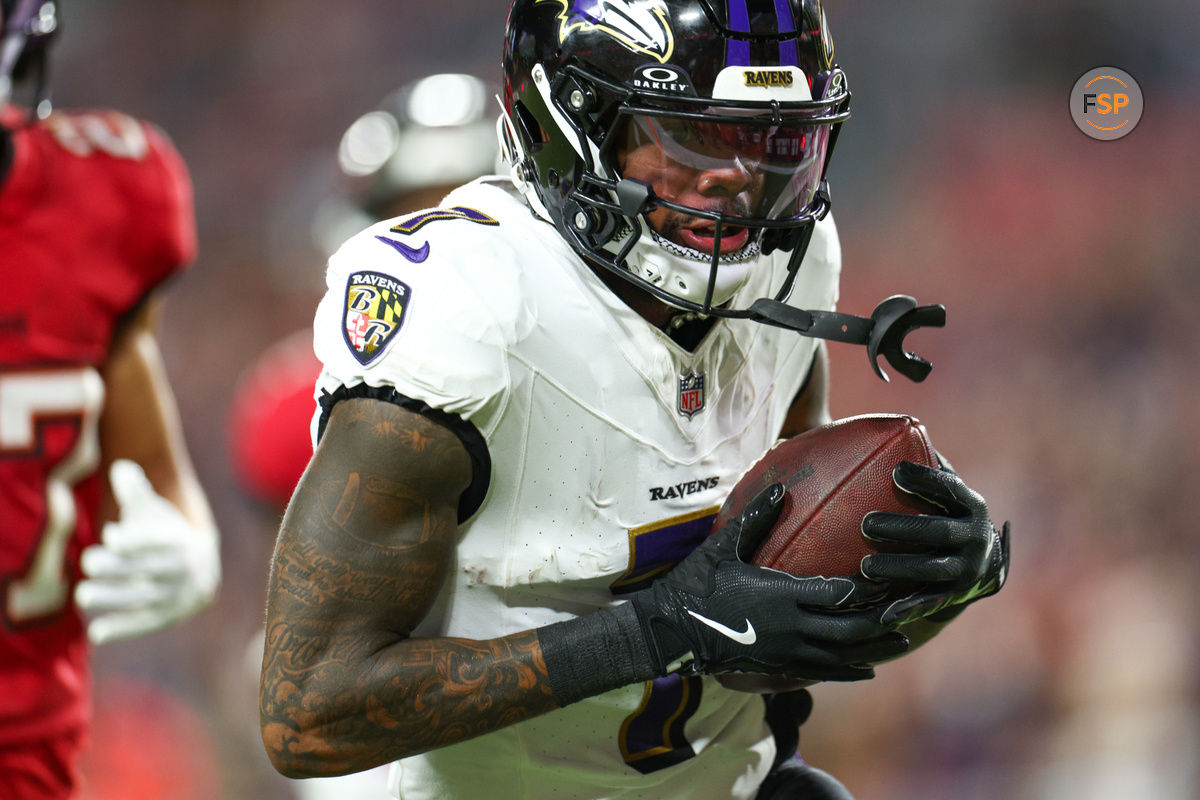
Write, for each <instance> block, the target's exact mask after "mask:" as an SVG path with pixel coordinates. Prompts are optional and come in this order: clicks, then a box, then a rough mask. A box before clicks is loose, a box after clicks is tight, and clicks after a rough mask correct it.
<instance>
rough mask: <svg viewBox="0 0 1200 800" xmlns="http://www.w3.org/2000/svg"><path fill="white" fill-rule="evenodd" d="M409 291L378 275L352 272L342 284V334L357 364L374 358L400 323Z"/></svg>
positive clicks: (402, 284)
mask: <svg viewBox="0 0 1200 800" xmlns="http://www.w3.org/2000/svg"><path fill="white" fill-rule="evenodd" d="M411 295H412V290H411V289H409V288H408V285H407V284H405V283H401V282H400V281H398V280H396V279H395V278H393V277H391V276H388V275H384V274H382V273H379V272H366V271H364V272H355V273H354V274H352V275H351V276H350V280H348V281H346V306H345V312H344V314H343V318H342V321H343V326H342V334H343V336H344V337H345V339H346V344H347V345H349V347H350V352H351V353H353V354H354V357H355V358H356V359H358V362H359V363H360V364H367V363H370V362H371V361H373V360H375V359H376V358H378V357H379V356H380V355H381V354H382V353H383V349H384V348H385V347H386V346H387V344H388V342H390V341H392V339H393V338H394V337H395V336H396V333H397V332H398V331H399V330H400V326H401V325H403V324H404V311H405V309H406V308H407V307H408V301H409V298H410V297H411Z"/></svg>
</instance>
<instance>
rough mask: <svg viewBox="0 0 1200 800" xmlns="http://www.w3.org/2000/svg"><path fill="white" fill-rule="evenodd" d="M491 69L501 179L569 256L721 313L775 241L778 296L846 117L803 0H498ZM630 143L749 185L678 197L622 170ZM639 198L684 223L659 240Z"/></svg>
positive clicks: (822, 40) (841, 84)
mask: <svg viewBox="0 0 1200 800" xmlns="http://www.w3.org/2000/svg"><path fill="white" fill-rule="evenodd" d="M504 71H505V76H504V77H505V87H504V94H505V96H504V105H505V111H506V117H507V124H506V125H505V129H506V130H507V134H508V135H507V138H506V140H505V141H504V145H503V146H504V147H505V149H506V151H507V155H508V157H509V158H510V159H511V162H512V165H513V172H514V178H515V179H516V181H517V183H518V185H519V186H521V187H522V189H523V190H524V191H525V194H526V197H527V198H528V199H529V201H530V203H531V205H532V206H533V208H534V210H535V211H536V212H537V213H538V214H540V215H541V216H543V217H545V218H546V219H548V220H549V221H551V222H553V223H554V225H555V226H556V227H557V228H558V230H559V232H560V233H561V234H562V235H563V236H564V238H565V239H566V240H567V241H568V242H569V243H570V244H571V246H572V247H573V248H574V249H575V250H576V251H577V252H578V253H579V254H580V255H581V256H582V257H583V258H584V259H585V260H586V261H588V262H589V263H591V264H593V265H597V266H599V267H602V268H605V269H608V270H610V271H612V272H613V273H615V274H617V275H619V276H621V277H622V278H625V279H626V280H630V281H632V282H634V283H635V284H637V285H639V286H641V287H642V288H643V289H645V290H646V291H648V292H650V293H651V294H653V295H654V296H656V297H657V298H659V299H660V300H663V301H664V302H667V303H670V304H671V305H674V306H677V307H681V308H686V309H690V310H693V311H696V312H699V313H703V314H712V315H718V316H734V315H735V314H734V313H732V312H731V310H729V309H726V308H722V306H723V305H724V304H725V303H727V301H728V300H729V299H730V298H731V297H732V296H733V294H734V292H736V291H737V289H738V288H740V286H741V285H742V284H743V283H744V282H745V281H746V279H747V278H748V277H749V275H750V274H751V271H752V270H753V269H754V268H755V267H756V266H757V265H758V264H759V263H760V262H762V261H765V260H766V259H767V258H768V257H770V256H771V255H772V253H775V252H776V251H780V252H782V253H787V254H790V272H789V275H788V279H787V281H786V284H785V285H783V286H781V287H779V288H778V292H777V294H776V298H777V299H783V298H784V297H786V295H787V293H788V292H789V291H790V289H791V284H792V281H793V280H794V277H795V271H796V269H798V267H799V264H800V261H801V258H802V257H803V255H804V250H805V247H806V245H807V241H808V237H809V235H810V234H811V231H812V227H813V225H814V224H815V223H816V221H817V220H819V219H821V218H823V217H824V216H825V214H826V213H828V211H829V192H828V185H827V183H826V176H825V173H826V169H827V167H828V164H829V157H830V155H831V154H832V152H833V145H834V142H835V141H836V139H837V132H838V129H839V127H840V126H841V123H842V122H843V121H844V120H845V119H846V118H847V117H848V116H849V105H850V92H849V89H848V87H847V83H846V78H845V75H844V74H843V73H842V72H841V70H840V69H838V67H837V66H836V64H835V62H834V56H833V42H832V39H831V38H830V36H829V27H828V24H827V23H826V20H825V15H824V12H823V11H822V9H821V6H820V3H819V2H818V1H817V0H516V1H515V2H514V3H513V5H512V8H511V10H510V12H509V19H508V28H507V32H506V41H505V48H504ZM643 145H648V146H651V147H652V148H653V150H654V151H655V152H656V153H658V154H659V155H658V156H657V157H658V158H659V160H660V163H664V164H681V165H685V166H686V168H688V169H691V170H696V171H701V172H703V171H705V170H710V169H711V170H720V169H734V170H738V171H739V172H740V173H743V174H744V175H745V176H746V177H747V179H748V180H750V181H752V182H753V183H754V186H755V191H754V192H751V193H748V201H747V198H746V197H744V198H743V200H742V201H741V202H730V201H715V200H713V201H708V202H705V203H704V204H703V207H701V206H699V205H685V204H684V203H681V202H679V201H678V200H677V198H675V197H671V196H669V195H670V194H671V192H670V191H669V190H668V189H667V187H666V186H665V183H667V182H668V181H658V180H653V181H647V180H644V179H635V178H631V177H629V176H627V175H626V174H624V169H623V168H624V167H625V166H626V165H625V164H624V163H623V161H624V159H625V157H626V156H627V154H628V153H629V152H630V151H631V150H633V149H636V148H638V147H640V146H643ZM726 194H728V192H726ZM751 204H753V207H751ZM656 209H667V210H669V212H670V213H671V214H672V215H673V216H674V217H675V219H676V220H678V221H679V222H678V223H677V224H681V225H682V226H683V227H684V228H687V229H690V230H693V231H695V232H696V233H697V234H698V235H696V236H691V237H690V238H686V240H685V241H684V242H683V243H680V242H678V241H673V240H672V239H671V238H668V237H667V236H665V235H662V234H663V231H656V230H655V229H654V228H653V227H651V226H650V224H649V222H648V220H647V218H646V215H647V214H648V213H651V212H653V211H654V210H656Z"/></svg>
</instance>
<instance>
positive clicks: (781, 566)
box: [714, 414, 938, 591]
mask: <svg viewBox="0 0 1200 800" xmlns="http://www.w3.org/2000/svg"><path fill="white" fill-rule="evenodd" d="M901 461H915V462H917V463H919V464H924V465H926V466H931V467H936V466H938V457H937V453H936V451H935V450H934V449H933V445H932V444H931V443H930V441H929V435H928V433H927V432H926V430H925V426H924V425H922V424H921V423H920V421H918V420H917V419H916V418H915V417H912V416H909V415H906V414H865V415H862V416H857V417H848V418H846V419H841V420H837V421H836V422H831V423H829V424H828V425H822V426H820V427H817V428H813V429H812V430H810V431H806V432H805V433H802V434H800V435H799V436H793V437H792V438H790V439H784V440H783V441H781V442H779V443H778V444H776V445H775V446H774V447H772V448H771V449H770V450H768V451H767V453H766V455H764V456H763V457H762V458H761V459H759V460H758V461H757V462H756V463H755V464H754V466H752V467H751V468H750V469H749V470H747V471H746V473H745V474H744V475H742V477H741V478H740V479H739V480H738V482H737V483H736V484H735V485H734V487H733V489H732V490H731V491H730V493H729V497H728V498H727V499H726V500H725V504H724V505H723V506H722V507H721V510H720V512H719V513H718V515H717V520H716V522H715V523H714V530H715V529H716V528H719V527H720V526H722V525H724V524H725V522H726V521H727V520H728V519H729V518H731V517H733V516H734V515H736V514H739V513H741V510H742V509H743V508H744V507H745V505H746V503H748V502H749V501H750V499H751V498H753V497H754V496H755V495H756V494H758V492H759V491H761V490H762V489H764V488H766V487H767V486H768V485H770V484H772V483H776V482H779V483H782V484H783V485H784V488H785V490H786V491H785V494H784V500H783V510H782V511H781V512H780V515H779V521H778V522H776V523H775V528H774V530H772V532H771V533H770V535H769V536H768V537H767V539H766V541H764V542H763V543H762V544H761V545H760V546H759V548H758V551H757V552H756V553H755V555H754V559H753V562H754V563H755V564H758V565H760V566H766V567H772V568H774V569H778V570H783V571H784V572H790V573H791V574H793V575H824V576H826V577H834V576H849V575H855V574H857V573H858V564H859V562H860V561H861V560H862V557H863V556H865V555H867V554H869V553H874V552H879V551H880V550H882V549H884V548H885V547H886V546H885V545H882V544H880V543H877V542H872V541H870V540H869V539H867V538H866V537H865V536H863V535H862V531H861V529H860V527H859V526H860V523H861V522H862V518H863V516H865V515H866V514H867V513H868V512H871V511H897V512H900V513H908V514H912V513H937V509H935V508H933V507H932V506H930V505H929V504H927V503H925V502H924V501H922V500H920V499H919V498H917V497H914V496H912V495H909V494H907V493H906V492H903V491H901V490H900V489H899V488H897V487H896V484H895V483H893V482H892V469H893V468H894V467H895V466H896V465H897V464H899V463H900V462H901ZM902 590H903V587H897V588H896V590H895V591H902Z"/></svg>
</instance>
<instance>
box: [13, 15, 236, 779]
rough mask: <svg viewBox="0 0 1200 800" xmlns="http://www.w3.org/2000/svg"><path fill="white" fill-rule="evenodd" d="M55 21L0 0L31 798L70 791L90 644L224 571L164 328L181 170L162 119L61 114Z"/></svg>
mask: <svg viewBox="0 0 1200 800" xmlns="http://www.w3.org/2000/svg"><path fill="white" fill-rule="evenodd" d="M57 27H58V15H57V8H56V4H55V3H53V2H48V1H47V0H0V283H2V284H3V286H4V291H3V293H2V297H0V521H2V524H0V541H2V543H3V546H2V547H0V612H2V615H3V622H2V624H0V687H3V688H2V689H0V794H2V795H3V796H5V797H20V798H22V800H43V799H45V800H51V798H53V799H54V800H63V799H64V798H68V797H73V796H75V788H76V775H75V762H76V757H77V754H78V753H79V750H80V748H81V746H82V744H83V742H84V738H85V735H86V730H87V723H88V716H89V703H90V697H89V674H88V650H89V648H88V641H87V640H88V639H89V638H90V639H91V641H92V642H93V643H97V644H101V643H105V642H110V641H117V640H121V639H127V638H130V637H134V636H141V635H143V634H147V633H150V632H153V631H157V630H160V629H162V628H163V627H166V626H168V625H172V624H174V623H176V622H178V621H180V620H182V619H184V618H185V617H188V616H189V615H191V614H193V613H195V612H196V611H197V610H199V609H201V608H203V607H204V606H206V605H207V604H208V603H209V602H210V601H211V600H212V599H213V596H214V594H215V592H216V590H217V585H218V583H219V580H220V565H219V558H218V542H217V532H216V529H215V527H214V524H213V521H212V518H211V515H210V512H209V509H208V506H207V501H206V499H205V496H204V493H203V491H202V489H201V487H200V486H199V484H198V483H197V480H196V477H195V475H194V473H193V469H192V466H191V464H190V460H189V457H188V454H187V452H186V450H185V447H184V442H183V438H182V435H181V430H180V425H179V420H178V416H177V411H176V408H175V403H174V398H173V396H172V394H171V391H170V388H169V386H168V384H167V381H166V377H165V372H164V369H163V365H162V363H161V359H160V355H159V351H158V348H157V344H156V339H155V333H154V331H155V325H156V321H157V317H158V310H157V309H158V306H157V304H156V301H155V296H156V295H157V291H158V289H159V287H160V286H161V285H163V284H164V283H165V282H166V281H167V280H169V279H170V278H171V277H172V276H174V275H175V274H177V273H178V272H179V271H180V270H181V269H183V267H184V266H185V265H186V264H188V263H189V262H190V261H191V259H192V257H193V255H194V253H195V247H196V241H195V228H194V222H193V212H192V198H191V186H190V183H189V179H188V175H187V172H186V170H185V167H184V165H183V163H182V162H181V160H180V158H179V155H178V154H177V153H176V151H175V150H174V148H173V147H172V146H171V144H170V143H169V142H168V141H167V139H166V138H165V137H164V135H163V134H162V133H161V132H160V131H159V130H157V129H156V128H154V127H153V126H151V125H148V124H146V123H144V122H141V121H139V120H136V119H133V118H131V117H128V116H125V115H123V114H120V113H118V112H115V111H107V110H89V111H80V112H60V111H53V112H52V111H51V109H50V104H49V100H48V95H47V91H46V84H45V80H44V75H45V62H46V55H47V48H48V47H49V45H50V43H51V40H52V39H53V37H54V35H55V31H56V29H57ZM27 82H28V85H30V86H31V87H32V91H33V93H32V100H31V102H30V103H28V104H27V105H28V108H25V107H22V106H18V105H17V104H15V102H12V88H13V86H14V84H16V85H17V86H19V87H24V86H25V85H26V83H27Z"/></svg>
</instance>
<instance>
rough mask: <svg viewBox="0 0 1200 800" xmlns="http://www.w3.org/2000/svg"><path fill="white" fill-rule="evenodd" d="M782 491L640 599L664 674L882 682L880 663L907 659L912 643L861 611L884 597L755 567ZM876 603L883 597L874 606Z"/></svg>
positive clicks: (859, 587) (871, 612) (771, 493)
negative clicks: (878, 677) (753, 562)
mask: <svg viewBox="0 0 1200 800" xmlns="http://www.w3.org/2000/svg"><path fill="white" fill-rule="evenodd" d="M783 494H784V493H783V486H782V485H781V484H774V485H773V486H770V487H768V488H767V489H766V490H764V491H763V492H761V493H760V494H759V495H758V496H756V497H755V498H754V499H753V500H751V501H750V503H748V504H747V506H746V510H745V512H744V513H743V514H742V515H741V517H740V518H737V519H734V520H731V521H730V522H729V523H728V524H726V525H725V527H723V528H722V529H721V530H718V531H716V532H715V533H713V534H712V535H711V536H709V537H708V539H706V540H705V541H704V542H703V543H702V544H701V545H700V546H699V547H697V548H696V549H695V550H694V551H693V552H692V553H691V554H690V555H688V557H687V558H685V559H684V560H683V561H681V562H680V563H679V564H678V565H676V566H675V568H674V569H672V570H671V571H670V572H669V573H667V575H665V576H664V577H662V578H660V579H659V580H657V581H655V582H654V584H652V585H651V586H650V587H649V588H647V589H643V590H642V591H640V592H637V593H636V594H634V595H632V597H631V602H632V605H633V607H634V609H635V610H636V611H637V617H638V621H639V622H640V623H641V627H642V632H643V633H644V634H645V638H646V644H647V646H648V648H649V650H650V657H651V660H652V661H653V662H654V664H655V666H656V667H657V668H658V669H659V670H660V672H661V673H663V674H665V673H667V672H671V671H674V670H676V669H680V668H682V671H684V672H688V673H707V674H719V673H724V672H735V671H739V672H755V673H765V674H771V675H782V676H786V677H792V678H803V679H810V680H838V681H854V680H863V679H865V678H870V677H872V676H873V675H874V674H875V673H874V669H873V668H872V667H871V666H869V663H870V662H877V661H881V660H884V659H887V658H891V657H893V656H896V655H899V654H900V653H903V652H904V651H905V650H906V649H907V647H908V639H907V638H906V637H905V636H904V635H903V634H900V633H896V632H894V631H893V630H892V629H891V626H888V625H886V624H884V623H882V622H881V621H880V614H879V609H878V608H874V609H864V608H855V609H853V610H851V607H852V606H858V605H860V604H861V603H864V602H868V601H870V600H872V599H875V600H877V599H878V598H879V596H881V595H882V593H883V592H882V591H881V590H880V588H879V587H877V586H875V587H873V586H871V584H870V583H869V582H867V581H862V580H856V579H850V578H822V577H794V576H792V575H789V574H787V573H785V572H780V571H778V570H773V569H766V568H763V567H756V566H752V565H750V564H747V563H746V561H748V560H749V558H750V556H751V555H752V554H753V553H754V551H755V550H756V549H757V548H758V545H759V543H760V542H761V541H762V540H763V539H764V538H765V537H766V535H767V534H768V533H769V532H770V530H771V528H772V526H773V525H774V523H775V521H776V520H777V519H778V517H779V512H780V510H781V509H782V504H783ZM872 595H874V597H872Z"/></svg>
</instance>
